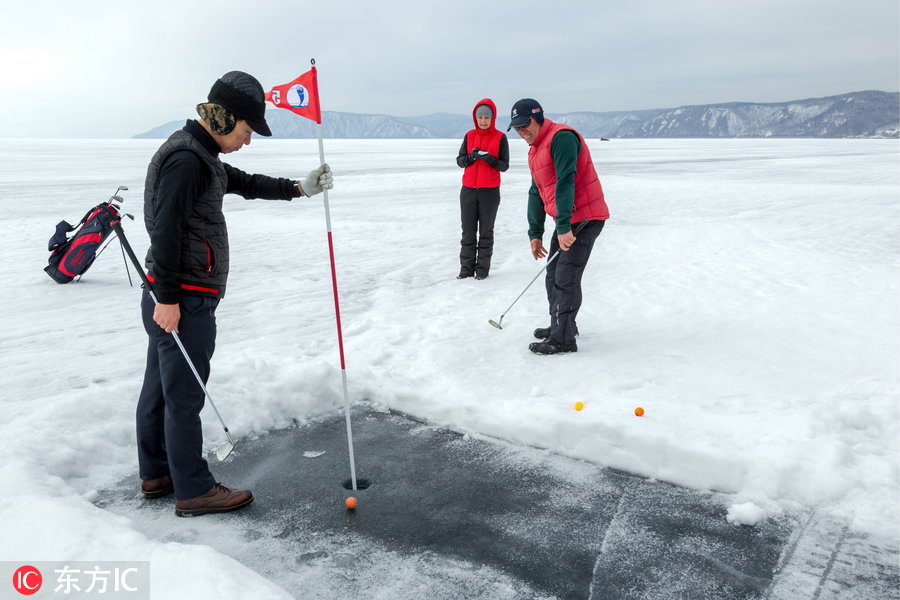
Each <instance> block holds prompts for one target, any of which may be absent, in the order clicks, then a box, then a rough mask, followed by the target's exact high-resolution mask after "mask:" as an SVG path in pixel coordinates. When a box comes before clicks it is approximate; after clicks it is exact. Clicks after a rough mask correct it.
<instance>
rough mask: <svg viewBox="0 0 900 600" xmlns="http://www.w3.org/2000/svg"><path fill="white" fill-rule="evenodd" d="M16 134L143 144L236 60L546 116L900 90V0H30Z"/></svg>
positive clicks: (386, 99)
mask: <svg viewBox="0 0 900 600" xmlns="http://www.w3.org/2000/svg"><path fill="white" fill-rule="evenodd" d="M0 23H2V27H3V34H2V37H0V137H130V136H132V135H133V134H135V133H140V132H142V131H146V130H148V129H150V128H152V127H155V126H157V125H161V124H163V123H166V122H168V121H172V120H178V119H184V118H190V117H192V116H194V112H193V107H194V105H195V104H196V103H198V102H201V101H204V100H205V99H206V94H207V92H208V91H209V88H210V86H211V85H212V83H213V82H214V81H215V80H216V78H218V77H219V76H221V75H222V74H223V73H225V72H226V71H230V70H234V69H239V70H243V71H247V72H249V73H251V74H253V75H254V76H256V77H257V78H258V79H259V80H260V81H261V82H262V84H263V87H265V88H266V89H269V88H271V87H272V86H274V85H278V84H281V83H287V82H288V81H290V80H291V79H293V78H294V77H296V76H297V75H299V74H300V73H302V72H304V71H306V70H307V69H308V68H309V59H310V58H315V59H316V66H317V67H318V70H319V86H320V92H321V100H322V108H323V110H336V111H344V112H354V113H381V114H390V115H397V116H417V115H424V114H428V113H433V112H449V113H457V114H468V113H470V111H471V109H472V106H473V104H474V102H475V101H477V100H478V99H480V98H483V97H485V96H487V97H491V98H493V99H494V101H495V102H496V103H497V105H498V108H499V109H500V111H501V113H502V114H501V121H503V120H506V119H508V112H509V109H510V107H511V106H512V103H513V102H515V101H516V100H517V99H519V98H521V97H533V98H537V99H538V100H539V101H540V102H541V103H542V104H543V106H544V109H545V110H547V111H548V112H555V113H560V112H571V111H579V110H582V111H598V112H602V111H612V110H630V109H644V108H668V107H675V106H680V105H685V104H710V103H716V102H732V101H752V102H779V101H784V100H795V99H801V98H810V97H818V96H828V95H835V94H841V93H845V92H851V91H859V90H870V89H878V90H884V91H890V92H896V91H898V88H900V57H898V55H900V34H898V30H900V9H898V2H897V0H854V1H853V2H849V1H847V0H751V1H742V2H737V1H727V0H725V1H723V0H616V1H614V2H610V1H608V0H578V1H570V0H544V1H540V2H539V1H533V0H518V1H515V2H498V1H496V0H494V1H470V0H450V1H444V0H442V1H440V2H428V1H427V0H422V1H421V2H417V3H412V2H395V1H391V0H380V1H376V2H372V1H367V2H362V1H360V0H331V1H327V0H319V1H317V2H304V1H302V0H271V1H266V0H258V1H257V2H248V1H247V0H242V1H240V2H237V1H233V0H217V1H216V2H202V3H200V2H193V1H192V0H178V1H174V0H153V1H140V2H138V1H134V2H129V1H127V0H116V1H112V0H110V1H102V0H78V1H72V0H66V1H59V0H30V1H21V2H19V1H17V2H6V3H4V6H3V8H2V9H0Z"/></svg>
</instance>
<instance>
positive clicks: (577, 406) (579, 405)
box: [575, 401, 584, 410]
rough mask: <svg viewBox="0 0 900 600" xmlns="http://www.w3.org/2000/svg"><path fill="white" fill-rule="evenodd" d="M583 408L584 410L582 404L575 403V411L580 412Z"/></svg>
mask: <svg viewBox="0 0 900 600" xmlns="http://www.w3.org/2000/svg"><path fill="white" fill-rule="evenodd" d="M583 408H584V402H580V401H579V402H576V403H575V410H581V409H583Z"/></svg>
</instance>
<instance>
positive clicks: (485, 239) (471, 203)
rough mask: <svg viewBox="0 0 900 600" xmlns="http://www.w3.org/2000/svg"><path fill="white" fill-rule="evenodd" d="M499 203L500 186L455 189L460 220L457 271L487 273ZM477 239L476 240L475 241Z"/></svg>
mask: <svg viewBox="0 0 900 600" xmlns="http://www.w3.org/2000/svg"><path fill="white" fill-rule="evenodd" d="M499 207H500V188H498V187H496V188H470V187H466V186H463V187H462V190H461V191H460V192H459V209H460V217H461V221H462V239H461V240H460V250H459V267H460V274H462V275H472V274H473V273H475V274H481V275H487V274H488V272H489V271H490V270H491V256H493V254H494V220H496V218H497V209H498V208H499ZM476 239H477V241H476Z"/></svg>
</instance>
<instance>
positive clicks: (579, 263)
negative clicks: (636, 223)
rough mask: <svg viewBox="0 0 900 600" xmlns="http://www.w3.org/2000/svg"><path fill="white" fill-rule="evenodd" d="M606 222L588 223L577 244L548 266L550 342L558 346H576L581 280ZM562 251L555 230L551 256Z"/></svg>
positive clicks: (551, 241) (578, 234)
mask: <svg viewBox="0 0 900 600" xmlns="http://www.w3.org/2000/svg"><path fill="white" fill-rule="evenodd" d="M604 223H606V221H588V223H587V225H585V226H584V227H583V228H582V229H581V231H580V232H578V233H577V234H576V236H575V243H574V244H572V245H571V246H570V247H569V249H568V250H567V251H565V252H560V253H559V257H558V258H557V259H556V260H554V261H553V262H551V263H550V264H549V265H547V277H546V279H545V283H546V287H547V301H548V302H549V305H550V339H551V340H553V341H554V342H556V343H557V344H565V345H568V344H574V343H575V332H576V331H578V327H577V326H576V324H575V317H576V316H578V309H580V308H581V277H582V275H584V268H585V267H586V266H587V263H588V259H589V258H590V257H591V251H592V250H593V249H594V241H596V239H597V236H599V235H600V232H601V231H603V225H604ZM557 250H559V239H558V237H557V235H556V232H555V231H554V233H553V237H552V238H551V240H550V250H549V252H550V254H549V255H548V256H553V254H554V253H555V252H556V251H557Z"/></svg>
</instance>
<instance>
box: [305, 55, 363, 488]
mask: <svg viewBox="0 0 900 600" xmlns="http://www.w3.org/2000/svg"><path fill="white" fill-rule="evenodd" d="M310 63H311V64H312V69H311V70H312V74H313V77H312V82H313V90H312V93H313V94H314V96H315V98H316V99H317V100H319V82H318V77H317V75H316V60H315V59H311V60H310ZM320 106H321V104H320ZM316 137H317V138H318V139H319V164H320V165H324V164H325V145H324V143H323V141H322V118H321V113H320V115H319V119H317V120H316ZM322 197H323V199H324V203H325V228H326V230H327V235H328V257H329V259H330V260H331V286H332V289H333V290H334V318H335V321H336V322H337V336H338V351H339V353H340V356H341V384H342V385H343V388H344V421H345V422H346V423H347V450H348V452H349V454H350V484H351V486H352V489H353V491H354V492H355V491H356V461H355V460H354V457H353V428H352V426H351V425H350V393H349V392H348V391H347V366H346V363H345V361H344V336H343V333H342V331H341V306H340V302H339V301H338V285H337V271H336V270H335V267H334V242H333V240H332V236H331V210H330V209H329V208H328V190H322Z"/></svg>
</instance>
